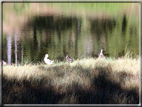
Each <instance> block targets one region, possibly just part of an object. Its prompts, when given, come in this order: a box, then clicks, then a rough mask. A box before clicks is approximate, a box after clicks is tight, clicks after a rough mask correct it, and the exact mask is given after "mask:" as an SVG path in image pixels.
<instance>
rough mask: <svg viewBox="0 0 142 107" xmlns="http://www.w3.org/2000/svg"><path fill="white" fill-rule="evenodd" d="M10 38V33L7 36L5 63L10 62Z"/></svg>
mask: <svg viewBox="0 0 142 107" xmlns="http://www.w3.org/2000/svg"><path fill="white" fill-rule="evenodd" d="M11 43H12V38H11V35H9V36H8V37H7V64H8V65H10V64H11V48H12V45H11Z"/></svg>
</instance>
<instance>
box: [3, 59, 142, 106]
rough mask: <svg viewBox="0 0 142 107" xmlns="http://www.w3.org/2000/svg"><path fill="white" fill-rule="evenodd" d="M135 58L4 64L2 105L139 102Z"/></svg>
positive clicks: (138, 63) (137, 65) (138, 66)
mask: <svg viewBox="0 0 142 107" xmlns="http://www.w3.org/2000/svg"><path fill="white" fill-rule="evenodd" d="M139 73H140V61H139V58H138V59H130V58H120V59H109V58H107V59H106V60H102V59H93V58H88V59H81V60H76V61H75V62H73V63H67V62H55V63H54V64H53V65H45V64H43V63H40V64H28V65H23V66H20V65H19V66H4V67H3V81H2V83H3V84H2V97H3V104H138V103H139V85H140V77H139Z"/></svg>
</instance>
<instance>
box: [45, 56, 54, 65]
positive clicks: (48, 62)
mask: <svg viewBox="0 0 142 107" xmlns="http://www.w3.org/2000/svg"><path fill="white" fill-rule="evenodd" d="M47 58H48V54H45V57H44V62H45V63H46V64H48V65H51V64H52V63H53V62H54V60H53V61H52V60H50V59H47Z"/></svg>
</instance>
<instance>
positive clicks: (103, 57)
mask: <svg viewBox="0 0 142 107" xmlns="http://www.w3.org/2000/svg"><path fill="white" fill-rule="evenodd" d="M99 58H102V59H106V58H105V56H104V55H103V49H101V53H100V55H99Z"/></svg>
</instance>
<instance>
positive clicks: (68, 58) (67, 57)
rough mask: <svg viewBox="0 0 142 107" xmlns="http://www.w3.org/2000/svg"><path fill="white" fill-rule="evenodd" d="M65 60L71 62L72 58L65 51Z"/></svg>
mask: <svg viewBox="0 0 142 107" xmlns="http://www.w3.org/2000/svg"><path fill="white" fill-rule="evenodd" d="M66 61H68V62H73V59H71V57H69V53H67V56H66Z"/></svg>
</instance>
